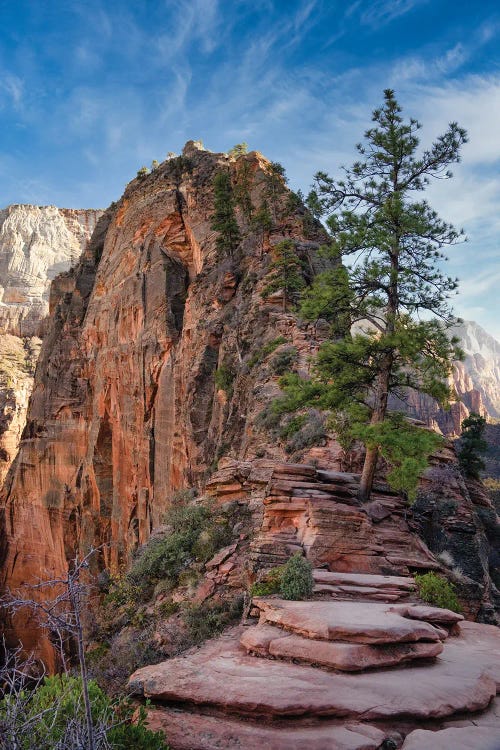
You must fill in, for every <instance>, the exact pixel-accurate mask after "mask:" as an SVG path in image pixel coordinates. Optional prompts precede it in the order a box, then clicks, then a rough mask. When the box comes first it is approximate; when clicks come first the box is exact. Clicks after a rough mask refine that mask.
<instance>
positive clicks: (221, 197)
mask: <svg viewBox="0 0 500 750" xmlns="http://www.w3.org/2000/svg"><path fill="white" fill-rule="evenodd" d="M213 188H214V213H213V215H212V224H211V228H212V229H213V230H214V231H216V232H218V236H217V243H216V244H217V249H218V251H219V253H220V255H221V256H226V255H233V253H234V251H235V250H236V247H237V246H238V244H239V242H240V239H241V236H240V230H239V227H238V222H237V221H236V215H235V213H234V196H233V188H232V185H231V177H230V175H229V172H227V171H225V170H224V171H222V172H217V174H216V175H215V177H214V182H213Z"/></svg>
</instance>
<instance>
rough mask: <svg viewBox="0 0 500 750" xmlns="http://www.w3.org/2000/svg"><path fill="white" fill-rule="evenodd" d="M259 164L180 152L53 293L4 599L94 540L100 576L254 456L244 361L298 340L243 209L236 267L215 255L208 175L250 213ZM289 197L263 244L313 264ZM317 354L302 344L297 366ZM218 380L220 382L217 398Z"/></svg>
mask: <svg viewBox="0 0 500 750" xmlns="http://www.w3.org/2000/svg"><path fill="white" fill-rule="evenodd" d="M267 167H268V162H266V161H265V160H264V159H262V158H261V157H260V156H259V155H257V154H250V155H248V156H246V157H243V158H242V159H240V160H239V161H238V162H237V163H234V162H230V160H229V158H228V157H227V156H226V155H223V154H218V155H217V154H211V153H208V152H203V151H200V150H198V149H197V148H195V147H194V146H193V145H189V146H188V147H187V149H186V150H185V153H184V155H183V157H179V158H178V159H172V160H170V161H167V162H165V163H164V164H163V165H162V166H161V167H160V168H159V169H157V170H156V171H155V172H154V173H153V174H151V175H150V176H148V177H146V178H142V179H141V178H138V179H136V180H134V181H133V182H132V183H130V185H129V186H128V188H127V190H126V191H125V194H124V196H123V198H122V199H121V201H120V202H119V203H118V205H117V206H116V208H114V209H113V211H111V212H107V213H106V214H104V215H103V216H102V217H101V219H100V220H99V222H98V225H97V228H96V231H95V232H94V235H93V239H92V241H91V243H90V245H89V246H88V247H87V249H86V250H85V251H84V254H83V256H82V258H81V260H80V262H79V264H78V266H77V267H76V268H74V269H73V270H70V271H69V272H67V273H64V274H62V275H60V276H58V277H57V278H56V280H55V281H54V283H53V285H52V290H51V299H50V305H51V311H52V317H51V326H50V328H49V331H48V333H47V336H46V338H45V340H44V344H43V349H42V353H41V357H40V360H39V364H38V368H37V377H36V381H35V386H34V390H33V394H32V400H31V406H30V411H29V414H28V420H27V425H26V428H25V431H24V435H23V440H22V442H21V446H20V450H19V454H18V457H17V459H16V462H15V464H14V466H13V467H12V470H11V474H10V476H9V478H8V480H7V482H6V486H5V489H4V494H3V503H2V504H3V508H4V511H3V512H4V516H3V525H4V529H3V532H0V536H2V550H3V555H2V557H3V560H4V565H3V575H4V582H6V583H8V585H9V586H10V587H14V588H15V587H16V586H18V585H19V584H21V583H23V582H25V581H29V580H32V579H33V578H34V577H43V578H48V577H53V576H55V575H56V574H58V573H60V572H62V571H63V570H64V569H65V568H66V565H67V560H68V559H69V558H71V557H72V556H73V555H74V553H75V551H76V550H77V549H78V548H79V547H83V546H85V545H89V544H94V545H101V544H103V545H105V546H104V547H103V553H102V558H103V559H102V561H101V564H102V565H106V566H109V567H110V568H111V569H115V570H116V569H117V568H118V567H119V566H120V564H122V563H123V562H124V561H125V560H126V559H127V556H128V555H129V553H130V552H131V551H132V550H134V549H135V548H136V546H137V545H138V544H139V543H142V542H144V541H145V540H146V539H147V538H148V536H149V533H150V530H151V528H152V527H153V526H154V525H155V524H157V523H158V522H159V520H160V518H161V515H162V511H163V510H164V509H165V507H166V506H167V504H168V502H169V499H170V497H171V492H172V490H175V489H176V488H178V487H181V486H186V485H188V486H189V485H191V486H192V485H200V484H201V483H202V482H203V479H204V477H205V476H206V473H207V471H208V470H209V468H210V465H211V464H212V463H213V462H214V459H216V458H217V457H220V456H221V455H222V454H223V453H225V452H228V451H229V450H231V451H232V452H234V454H235V455H236V456H238V457H247V456H249V455H255V452H256V450H257V449H258V447H260V445H261V440H260V441H259V437H258V436H257V435H254V434H253V430H252V424H253V419H254V417H255V415H256V413H257V412H258V411H260V409H261V406H260V407H259V402H260V404H262V403H263V400H264V399H265V398H268V395H269V387H271V388H274V390H276V384H275V383H274V385H273V384H271V385H270V386H269V385H268V386H267V389H268V390H267V391H266V392H265V393H260V394H259V393H258V375H257V373H258V372H259V371H260V368H253V369H252V366H251V365H249V364H248V362H247V360H248V359H249V356H250V354H252V352H254V353H255V352H256V350H259V347H261V346H262V343H263V342H264V341H265V340H269V338H270V337H272V338H273V339H277V338H278V336H279V335H280V334H281V335H283V334H285V335H287V337H288V339H289V340H290V342H291V341H292V339H293V336H294V335H297V336H299V334H298V333H297V326H296V321H295V319H294V317H293V316H291V315H287V314H282V313H277V312H276V310H281V307H282V305H281V304H278V305H272V304H271V305H265V304H264V303H263V301H262V299H261V296H260V294H259V289H260V288H261V286H262V284H261V277H262V276H263V275H264V273H265V270H266V267H268V266H269V263H270V258H271V254H272V251H271V247H270V244H269V242H268V240H269V238H268V237H267V236H266V235H265V233H263V232H262V230H259V229H257V230H254V229H252V228H251V225H250V223H249V222H248V221H246V220H245V217H244V215H243V212H242V211H240V210H239V209H238V218H239V222H240V226H241V231H242V235H243V240H242V243H241V244H240V247H239V250H238V255H237V257H236V256H235V258H231V257H225V258H222V259H218V258H217V250H216V241H215V240H216V233H215V232H213V231H212V230H211V215H212V213H213V210H214V205H213V191H212V182H213V178H214V175H215V174H216V172H217V171H219V170H221V169H229V170H230V171H231V174H232V176H233V180H234V182H235V183H239V184H241V180H242V175H243V174H244V176H245V184H248V186H249V187H248V190H249V195H250V198H251V199H252V202H253V204H254V206H259V205H260V203H261V201H262V199H263V196H264V191H265V190H266V169H267ZM287 200H288V191H286V189H285V188H284V186H283V190H282V191H281V194H280V195H279V196H278V197H277V198H276V199H275V205H271V209H272V210H273V211H274V212H275V214H276V216H278V215H279V217H281V218H280V219H279V221H278V229H277V231H276V232H275V233H274V234H273V236H272V237H271V244H276V243H277V242H279V241H280V240H282V239H284V238H285V237H293V238H295V240H296V242H297V248H298V252H299V253H300V254H301V255H302V257H303V259H304V262H305V263H306V265H307V264H308V263H309V264H310V263H311V262H312V261H311V260H310V256H311V255H312V254H313V251H315V250H316V249H317V247H318V244H319V242H322V241H324V240H325V236H324V233H323V231H322V229H321V228H319V227H315V226H314V224H313V226H312V227H309V234H308V237H309V239H307V240H306V239H305V237H304V229H303V225H304V223H305V222H304V216H305V214H304V209H303V208H301V207H300V206H299V207H295V208H294V209H293V210H292V211H291V212H290V211H287V210H286V202H287ZM278 302H279V300H278ZM299 337H300V336H299ZM311 346H313V344H309V343H306V344H304V346H303V347H302V348H303V349H304V352H303V354H302V355H301V356H302V359H303V362H304V366H305V365H306V360H307V354H308V353H309V352H310V351H311ZM217 370H218V371H219V373H220V372H223V373H225V374H226V375H228V376H229V381H230V382H227V383H226V384H225V385H223V387H217V385H216V377H215V375H216V371H217ZM266 377H267V380H269V379H270V373H269V372H268V373H267V376H266ZM274 380H276V378H274ZM217 381H218V382H219V383H220V380H219V379H217ZM255 388H257V391H256V390H255ZM276 450H278V453H279V455H281V456H282V457H283V456H284V454H283V451H282V450H281V452H280V450H279V449H276ZM27 635H28V630H27V629H25V632H24V636H25V639H24V640H25V642H26V640H27Z"/></svg>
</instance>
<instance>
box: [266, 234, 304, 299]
mask: <svg viewBox="0 0 500 750" xmlns="http://www.w3.org/2000/svg"><path fill="white" fill-rule="evenodd" d="M274 254H275V259H274V260H273V262H272V263H271V266H270V268H269V280H268V282H267V284H266V286H265V287H264V289H263V290H262V296H263V298H264V299H267V298H268V297H270V296H271V295H272V294H274V293H275V292H278V291H281V292H282V298H283V311H284V312H286V307H287V303H288V302H291V303H295V302H297V301H298V299H299V297H300V293H301V291H302V290H303V289H304V287H305V285H306V284H305V281H304V275H303V269H302V262H301V260H300V258H299V256H298V255H297V249H296V247H295V243H294V242H293V241H292V240H283V242H279V243H278V244H277V245H275V247H274Z"/></svg>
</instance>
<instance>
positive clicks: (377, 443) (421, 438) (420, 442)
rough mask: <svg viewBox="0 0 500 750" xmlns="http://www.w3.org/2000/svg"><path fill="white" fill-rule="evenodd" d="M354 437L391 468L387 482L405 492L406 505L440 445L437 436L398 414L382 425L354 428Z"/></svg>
mask: <svg viewBox="0 0 500 750" xmlns="http://www.w3.org/2000/svg"><path fill="white" fill-rule="evenodd" d="M354 435H355V436H356V437H357V438H358V439H359V440H361V441H362V442H363V443H364V444H365V445H366V446H367V447H368V448H378V449H379V451H380V453H381V455H382V456H383V457H384V458H385V459H386V460H387V461H388V463H389V464H390V466H391V469H390V471H389V473H388V474H387V481H388V482H389V484H390V485H391V487H392V489H394V490H396V491H399V492H406V493H407V495H408V499H409V500H410V502H413V501H414V500H415V498H416V494H417V487H418V480H419V477H420V476H421V475H422V474H423V472H424V471H425V469H426V468H427V465H428V457H429V455H430V454H431V453H433V452H434V451H436V450H437V449H438V448H439V447H440V446H441V445H442V444H443V438H442V437H441V435H438V434H437V433H435V432H431V431H430V430H427V429H424V428H422V427H417V426H416V425H413V424H411V423H410V422H408V420H407V419H406V418H405V416H404V415H403V414H400V413H398V412H396V413H387V414H386V417H385V419H384V421H383V422H377V423H375V424H362V423H361V424H358V425H356V427H355V428H354Z"/></svg>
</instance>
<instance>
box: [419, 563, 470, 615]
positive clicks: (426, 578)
mask: <svg viewBox="0 0 500 750" xmlns="http://www.w3.org/2000/svg"><path fill="white" fill-rule="evenodd" d="M415 583H416V584H417V591H418V595H419V597H420V598H421V599H423V601H424V602H426V603H427V604H433V605H435V606H436V607H443V608H444V609H451V610H452V612H461V607H460V604H459V602H458V599H457V595H456V594H455V589H454V587H453V585H452V584H451V583H450V582H449V581H447V580H446V578H444V577H443V576H440V575H437V574H436V573H433V572H432V571H431V572H429V573H424V574H423V575H416V576H415Z"/></svg>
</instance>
